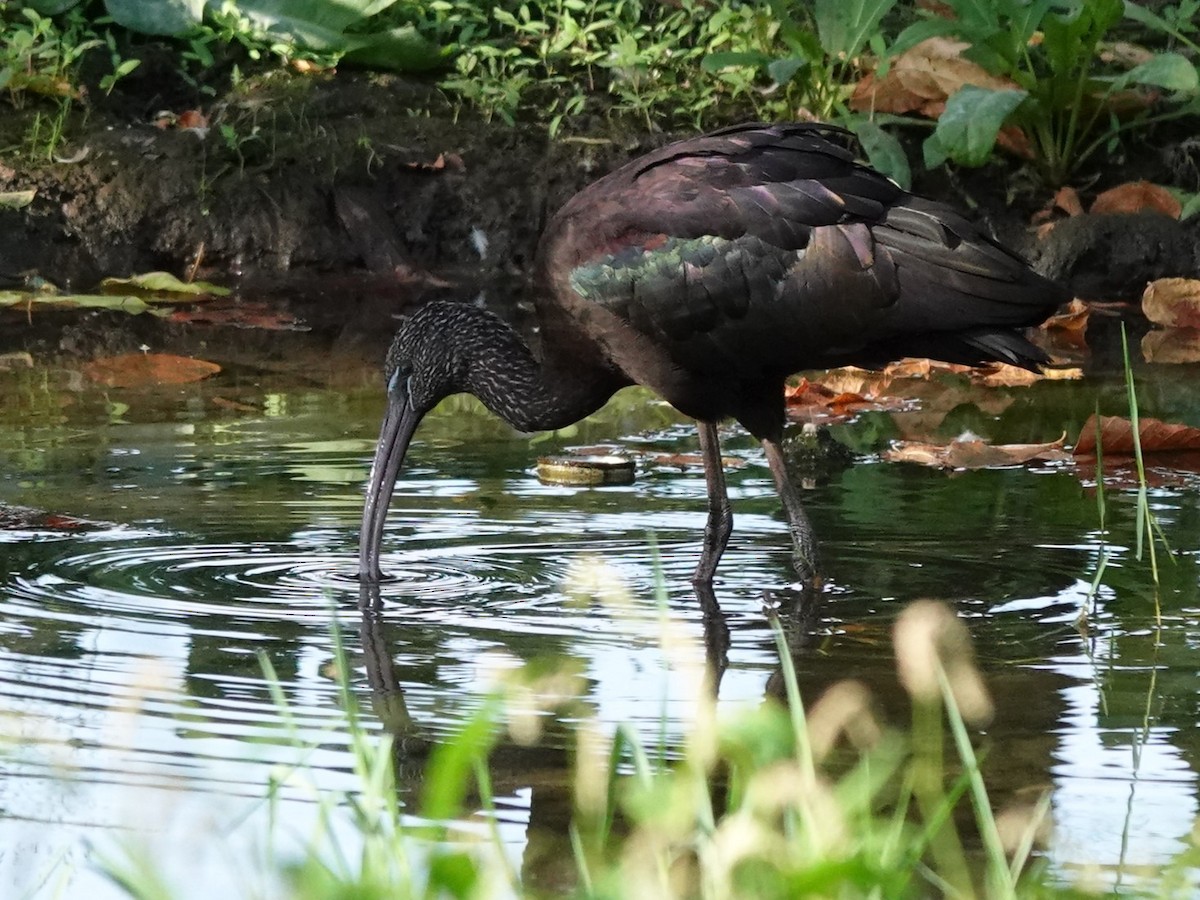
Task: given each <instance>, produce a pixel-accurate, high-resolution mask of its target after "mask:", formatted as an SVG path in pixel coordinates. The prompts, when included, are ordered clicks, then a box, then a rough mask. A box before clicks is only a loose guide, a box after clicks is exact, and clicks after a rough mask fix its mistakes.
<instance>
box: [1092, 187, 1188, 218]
mask: <svg viewBox="0 0 1200 900" xmlns="http://www.w3.org/2000/svg"><path fill="white" fill-rule="evenodd" d="M1145 210H1150V211H1156V212H1160V213H1162V214H1163V215H1167V216H1170V217H1171V218H1172V219H1178V218H1179V216H1180V214H1181V213H1182V212H1183V206H1182V204H1180V202H1179V201H1178V200H1176V199H1175V197H1174V195H1172V194H1171V192H1170V191H1168V190H1167V189H1166V188H1165V187H1162V186H1160V185H1157V184H1151V183H1150V182H1149V181H1127V182H1126V183H1125V184H1119V185H1117V186H1116V187H1115V188H1109V189H1108V190H1107V191H1105V192H1104V193H1102V194H1101V195H1100V196H1098V197H1097V198H1096V199H1095V201H1094V202H1093V203H1092V208H1091V210H1090V212H1091V213H1092V214H1093V215H1104V214H1111V213H1136V212H1142V211H1145Z"/></svg>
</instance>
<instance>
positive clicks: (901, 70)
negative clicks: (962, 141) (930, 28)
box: [850, 37, 1020, 118]
mask: <svg viewBox="0 0 1200 900" xmlns="http://www.w3.org/2000/svg"><path fill="white" fill-rule="evenodd" d="M968 46H970V45H968V44H966V43H963V42H962V41H954V40H951V39H950V38H946V37H932V38H928V39H927V40H924V41H921V43H919V44H917V45H916V46H914V47H911V48H909V49H908V50H906V51H905V52H904V53H901V54H900V55H899V56H897V57H896V58H895V59H894V60H892V64H891V66H890V67H889V68H888V72H887V75H885V76H884V77H883V78H877V77H876V76H875V74H874V73H870V74H868V75H867V76H866V77H864V78H863V79H862V80H861V81H859V83H858V84H857V85H855V87H854V93H853V95H852V96H851V98H850V106H851V108H852V109H856V110H860V111H867V110H873V111H875V112H890V113H909V112H919V113H921V114H922V115H925V116H928V117H930V118H937V117H938V116H940V115H941V114H942V112H943V110H945V108H946V99H947V98H948V97H949V96H950V95H951V94H953V93H954V92H955V91H957V90H958V89H959V88H961V87H962V86H963V85H965V84H972V85H975V86H977V87H982V88H990V89H992V90H997V91H1006V90H1019V89H1020V87H1019V86H1018V85H1017V84H1016V82H1014V81H1011V80H1009V79H1007V78H1000V77H998V76H996V75H992V74H991V73H989V72H988V71H987V70H986V69H984V68H983V67H982V66H980V65H979V64H978V63H973V62H971V61H970V60H969V59H964V58H963V57H962V52H963V51H964V50H966V49H967V48H968Z"/></svg>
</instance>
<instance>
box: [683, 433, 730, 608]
mask: <svg viewBox="0 0 1200 900" xmlns="http://www.w3.org/2000/svg"><path fill="white" fill-rule="evenodd" d="M696 428H697V429H698V430H699V432H700V455H701V457H702V458H703V459H704V484H705V486H706V487H707V488H708V521H707V522H706V523H705V525H704V549H703V550H702V551H701V553H700V563H699V565H697V566H696V574H695V575H693V576H692V581H693V582H694V583H695V584H712V580H713V574H714V573H715V572H716V571H717V563H718V562H720V560H721V554H722V553H724V552H725V545H726V544H728V543H729V535H730V534H731V533H732V532H733V508H732V507H730V505H729V495H728V494H727V493H726V492H725V468H724V466H722V464H721V440H720V438H719V437H718V436H717V426H716V424H715V423H713V422H697V423H696Z"/></svg>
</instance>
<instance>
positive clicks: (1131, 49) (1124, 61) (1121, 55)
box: [1100, 41, 1154, 69]
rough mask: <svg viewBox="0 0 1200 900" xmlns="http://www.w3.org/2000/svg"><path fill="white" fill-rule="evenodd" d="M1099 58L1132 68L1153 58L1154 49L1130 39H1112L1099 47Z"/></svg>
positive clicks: (1122, 66) (1125, 67)
mask: <svg viewBox="0 0 1200 900" xmlns="http://www.w3.org/2000/svg"><path fill="white" fill-rule="evenodd" d="M1100 59H1101V61H1103V62H1106V63H1115V64H1116V65H1118V66H1120V67H1121V68H1123V69H1132V68H1133V67H1134V66H1140V65H1142V64H1143V63H1148V62H1150V60H1152V59H1154V51H1152V50H1148V49H1146V48H1145V47H1143V46H1142V45H1141V44H1134V43H1132V42H1130V41H1113V42H1112V43H1111V44H1107V45H1105V46H1104V47H1103V49H1101V51H1100Z"/></svg>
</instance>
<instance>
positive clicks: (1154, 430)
mask: <svg viewBox="0 0 1200 900" xmlns="http://www.w3.org/2000/svg"><path fill="white" fill-rule="evenodd" d="M1097 423H1099V432H1100V435H1099V440H1100V447H1101V448H1102V449H1103V451H1104V455H1105V456H1132V455H1133V453H1134V433H1133V424H1132V423H1131V422H1130V421H1129V419H1125V418H1122V417H1120V416H1100V417H1099V418H1097V417H1096V416H1095V415H1094V414H1093V415H1092V416H1091V417H1089V418H1088V420H1087V421H1086V422H1084V423H1083V428H1082V429H1081V430H1080V432H1079V440H1077V441H1076V442H1075V455H1076V456H1095V455H1096V430H1097ZM1137 436H1138V440H1139V442H1140V443H1141V445H1142V452H1143V453H1172V452H1178V451H1181V450H1200V428H1192V427H1191V426H1189V425H1179V424H1175V423H1172V422H1164V421H1162V420H1161V419H1145V418H1143V419H1139V420H1138V432H1137Z"/></svg>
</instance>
